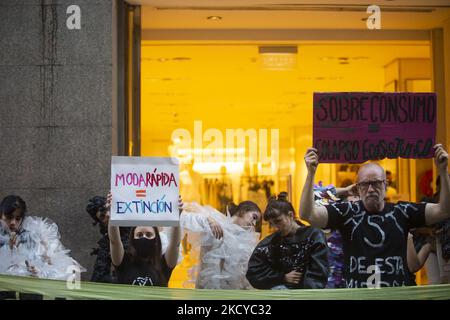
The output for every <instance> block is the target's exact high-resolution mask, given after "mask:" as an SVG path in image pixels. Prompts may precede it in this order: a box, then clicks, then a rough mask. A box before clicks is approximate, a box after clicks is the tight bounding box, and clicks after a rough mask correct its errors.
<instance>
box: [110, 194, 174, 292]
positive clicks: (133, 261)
mask: <svg viewBox="0 0 450 320" xmlns="http://www.w3.org/2000/svg"><path fill="white" fill-rule="evenodd" d="M111 200H112V196H111V194H109V195H108V201H107V208H108V209H109V208H110V204H111ZM179 206H180V213H181V210H182V203H181V199H180V203H179ZM106 217H107V219H109V211H108V213H107V214H106ZM108 235H109V241H110V250H111V260H112V264H113V265H114V267H115V268H116V274H117V282H118V283H122V284H132V285H139V286H160V287H167V284H168V282H169V278H170V275H171V274H172V270H173V269H174V268H175V266H176V265H177V261H178V253H179V246H180V241H181V232H180V228H179V227H174V230H173V232H172V233H171V236H170V239H169V245H168V247H167V250H166V252H165V253H164V254H163V255H162V254H161V238H160V235H159V231H158V228H156V227H142V226H141V227H133V228H131V231H130V238H129V245H128V250H127V251H126V252H125V250H124V248H123V244H122V241H121V238H120V232H119V227H116V226H112V225H111V224H108Z"/></svg>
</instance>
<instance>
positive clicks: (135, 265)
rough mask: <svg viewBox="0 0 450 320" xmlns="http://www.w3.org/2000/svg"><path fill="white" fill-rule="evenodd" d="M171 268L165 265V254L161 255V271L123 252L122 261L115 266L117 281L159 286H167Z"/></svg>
mask: <svg viewBox="0 0 450 320" xmlns="http://www.w3.org/2000/svg"><path fill="white" fill-rule="evenodd" d="M172 270H173V268H169V266H168V265H167V262H166V259H165V256H162V257H161V271H162V274H163V277H161V276H160V274H159V272H158V271H157V270H156V269H155V267H153V266H152V265H151V264H150V263H148V262H141V261H138V260H135V259H133V258H132V257H131V255H130V254H129V253H125V254H124V256H123V259H122V263H121V264H120V266H118V267H117V269H116V272H117V282H118V283H122V284H132V285H137V286H159V287H167V284H168V282H169V278H170V275H171V274H172Z"/></svg>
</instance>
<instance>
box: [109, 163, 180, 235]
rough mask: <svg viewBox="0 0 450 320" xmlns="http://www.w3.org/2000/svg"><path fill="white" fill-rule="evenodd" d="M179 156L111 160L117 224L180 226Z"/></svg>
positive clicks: (111, 221) (113, 205)
mask: <svg viewBox="0 0 450 320" xmlns="http://www.w3.org/2000/svg"><path fill="white" fill-rule="evenodd" d="M179 186H180V184H179V162H178V159H176V158H156V157H117V156H113V157H112V161H111V193H112V196H113V197H112V203H111V219H110V223H111V224H112V225H114V226H178V225H179V212H178V196H179Z"/></svg>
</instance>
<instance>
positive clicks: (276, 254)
mask: <svg viewBox="0 0 450 320" xmlns="http://www.w3.org/2000/svg"><path fill="white" fill-rule="evenodd" d="M264 220H266V221H269V223H270V224H271V225H272V226H273V227H275V228H276V229H277V231H276V232H275V233H273V234H271V235H269V236H267V237H266V238H264V239H263V240H262V241H261V242H260V243H259V244H258V245H257V246H256V248H255V250H254V251H253V254H252V256H251V257H250V261H249V263H248V271H247V279H248V281H249V282H250V284H251V285H252V286H253V287H255V288H257V289H322V288H325V286H326V284H327V279H328V272H329V270H328V257H327V254H328V247H327V243H326V240H325V235H324V234H323V232H322V231H321V230H319V229H316V228H312V227H307V226H305V225H304V224H303V223H301V222H300V221H298V220H296V218H295V210H294V208H293V206H292V204H291V203H290V202H289V201H288V200H287V193H286V192H282V193H280V194H279V195H278V198H272V199H271V200H270V201H269V203H268V205H267V208H266V210H265V212H264Z"/></svg>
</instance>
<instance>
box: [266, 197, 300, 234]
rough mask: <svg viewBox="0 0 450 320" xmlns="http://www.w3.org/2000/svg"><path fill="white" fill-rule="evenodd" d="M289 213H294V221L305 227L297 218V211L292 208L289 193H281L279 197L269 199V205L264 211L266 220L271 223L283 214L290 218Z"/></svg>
mask: <svg viewBox="0 0 450 320" xmlns="http://www.w3.org/2000/svg"><path fill="white" fill-rule="evenodd" d="M289 212H292V213H293V215H294V221H295V222H297V224H298V225H300V226H304V224H303V223H301V222H300V220H298V219H296V218H295V209H294V207H293V206H292V203H290V202H289V201H288V193H287V192H280V194H279V195H278V197H271V198H270V199H269V203H268V204H267V207H266V210H265V211H264V220H266V221H269V220H271V219H275V218H278V217H279V216H280V215H282V214H283V215H285V216H289Z"/></svg>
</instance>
